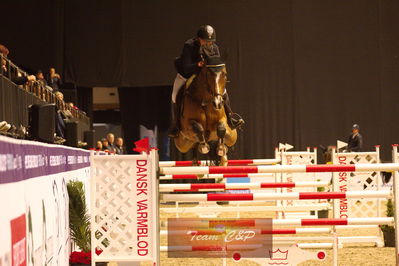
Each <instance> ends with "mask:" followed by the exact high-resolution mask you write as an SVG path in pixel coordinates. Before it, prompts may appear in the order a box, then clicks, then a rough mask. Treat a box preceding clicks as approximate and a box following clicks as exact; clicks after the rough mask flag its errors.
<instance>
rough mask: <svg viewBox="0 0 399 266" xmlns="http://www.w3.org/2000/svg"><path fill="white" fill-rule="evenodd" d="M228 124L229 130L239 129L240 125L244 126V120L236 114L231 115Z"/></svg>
mask: <svg viewBox="0 0 399 266" xmlns="http://www.w3.org/2000/svg"><path fill="white" fill-rule="evenodd" d="M230 124H231V129H236V128H240V127H241V126H242V125H244V124H245V121H244V119H242V118H241V116H240V115H239V114H237V113H233V114H231V117H230Z"/></svg>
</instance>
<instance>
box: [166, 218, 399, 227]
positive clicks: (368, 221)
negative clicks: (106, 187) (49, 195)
mask: <svg viewBox="0 0 399 266" xmlns="http://www.w3.org/2000/svg"><path fill="white" fill-rule="evenodd" d="M270 220H271V221H270ZM393 223H394V218H393V217H367V218H344V219H341V218H333V219H330V218H320V219H240V220H234V219H231V220H205V219H204V220H199V219H197V220H195V219H187V220H186V221H184V220H183V221H181V222H179V224H178V225H177V224H174V225H173V226H174V227H177V226H179V227H191V228H192V227H201V228H215V227H217V228H220V226H221V225H223V226H229V227H234V226H235V227H244V226H248V227H265V226H270V224H272V225H273V226H277V225H289V226H326V225H393ZM167 225H168V222H167V221H164V222H162V226H167Z"/></svg>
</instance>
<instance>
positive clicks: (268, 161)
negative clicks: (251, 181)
mask: <svg viewBox="0 0 399 266" xmlns="http://www.w3.org/2000/svg"><path fill="white" fill-rule="evenodd" d="M279 162H280V159H248V160H228V162H227V163H228V165H229V166H232V165H265V164H276V163H279ZM197 163H198V165H202V166H206V165H209V163H210V161H205V160H203V161H198V162H197ZM159 166H160V167H173V166H193V162H192V161H160V162H159Z"/></svg>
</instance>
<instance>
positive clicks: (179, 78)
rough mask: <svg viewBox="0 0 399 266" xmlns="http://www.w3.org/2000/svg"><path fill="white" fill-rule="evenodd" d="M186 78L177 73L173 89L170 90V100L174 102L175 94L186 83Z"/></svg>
mask: <svg viewBox="0 0 399 266" xmlns="http://www.w3.org/2000/svg"><path fill="white" fill-rule="evenodd" d="M186 80H187V79H185V78H184V77H183V76H182V75H180V74H179V73H177V75H176V78H175V82H174V83H173V91H172V102H173V103H176V97H177V94H178V93H179V91H180V89H181V88H182V87H183V86H184V84H185V83H186Z"/></svg>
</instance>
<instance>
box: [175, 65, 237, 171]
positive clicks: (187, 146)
mask: <svg viewBox="0 0 399 266" xmlns="http://www.w3.org/2000/svg"><path fill="white" fill-rule="evenodd" d="M209 63H210V62H209V61H208V62H207V63H206V64H205V65H204V66H203V67H201V70H200V72H199V73H198V74H197V75H196V76H194V77H192V78H191V84H189V85H188V87H187V88H186V89H185V90H183V89H182V90H181V92H182V91H183V92H182V94H183V95H182V96H181V97H183V98H182V104H183V105H182V111H181V112H180V113H181V116H180V121H179V123H180V132H179V134H178V136H177V137H176V138H175V139H174V142H175V146H176V147H177V149H178V150H179V151H180V152H182V153H186V152H188V151H189V150H191V149H194V150H195V149H197V150H198V152H200V153H202V154H207V153H209V151H210V145H209V143H213V142H216V155H217V156H219V158H220V164H221V165H226V164H227V151H228V148H227V147H232V146H233V145H234V144H235V143H236V141H237V131H236V129H231V128H230V126H229V125H228V123H227V117H226V113H225V110H224V102H223V101H224V100H223V93H224V90H225V88H226V83H227V70H226V65H225V64H224V63H221V61H220V63H218V64H209ZM189 80H190V79H189ZM187 84H188V83H187ZM187 84H186V86H187ZM194 154H196V152H195V151H194ZM211 157H212V155H211Z"/></svg>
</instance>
